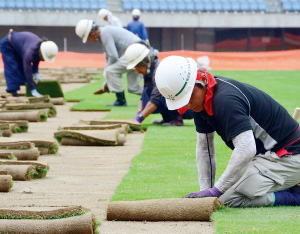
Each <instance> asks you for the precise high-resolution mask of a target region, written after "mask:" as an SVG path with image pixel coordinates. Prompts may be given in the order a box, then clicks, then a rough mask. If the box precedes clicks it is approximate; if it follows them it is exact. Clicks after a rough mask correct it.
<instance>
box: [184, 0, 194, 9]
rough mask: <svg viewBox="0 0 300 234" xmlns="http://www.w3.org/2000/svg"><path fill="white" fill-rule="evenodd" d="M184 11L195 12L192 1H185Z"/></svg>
mask: <svg viewBox="0 0 300 234" xmlns="http://www.w3.org/2000/svg"><path fill="white" fill-rule="evenodd" d="M186 10H187V11H195V4H194V2H192V1H186Z"/></svg>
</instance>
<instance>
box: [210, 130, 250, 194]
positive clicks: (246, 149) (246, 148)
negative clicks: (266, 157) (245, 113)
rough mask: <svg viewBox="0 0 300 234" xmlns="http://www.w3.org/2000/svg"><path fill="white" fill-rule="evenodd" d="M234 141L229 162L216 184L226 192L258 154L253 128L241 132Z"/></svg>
mask: <svg viewBox="0 0 300 234" xmlns="http://www.w3.org/2000/svg"><path fill="white" fill-rule="evenodd" d="M232 142H233V145H234V150H233V152H232V154H231V157H230V160H229V163H228V165H227V168H226V170H225V171H224V173H223V174H222V176H221V177H220V179H219V180H218V181H217V183H216V185H215V186H216V187H217V188H218V189H219V190H221V191H222V192H225V191H226V190H227V189H229V188H230V187H231V186H233V185H234V184H235V182H237V181H238V180H239V179H240V178H241V176H242V175H243V173H244V172H245V171H246V168H247V166H248V164H249V162H250V161H251V160H252V159H253V157H254V156H255V154H256V144H255V139H254V136H253V131H252V130H248V131H245V132H242V133H240V134H239V135H237V136H236V137H234V138H233V139H232Z"/></svg>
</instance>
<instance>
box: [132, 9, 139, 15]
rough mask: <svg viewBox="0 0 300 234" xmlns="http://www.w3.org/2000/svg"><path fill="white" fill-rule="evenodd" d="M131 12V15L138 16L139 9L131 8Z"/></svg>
mask: <svg viewBox="0 0 300 234" xmlns="http://www.w3.org/2000/svg"><path fill="white" fill-rule="evenodd" d="M131 14H132V16H140V15H141V11H140V10H139V9H133V10H132V12H131Z"/></svg>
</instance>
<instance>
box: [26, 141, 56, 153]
mask: <svg viewBox="0 0 300 234" xmlns="http://www.w3.org/2000/svg"><path fill="white" fill-rule="evenodd" d="M30 142H31V143H34V145H35V146H36V147H38V150H39V151H40V155H45V154H56V153H57V151H58V144H57V142H56V141H43V140H30Z"/></svg>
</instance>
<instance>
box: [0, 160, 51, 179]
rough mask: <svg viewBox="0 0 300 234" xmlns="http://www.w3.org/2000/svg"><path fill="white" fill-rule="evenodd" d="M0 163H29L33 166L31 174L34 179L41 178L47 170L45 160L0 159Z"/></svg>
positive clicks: (47, 166)
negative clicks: (33, 171)
mask: <svg viewBox="0 0 300 234" xmlns="http://www.w3.org/2000/svg"><path fill="white" fill-rule="evenodd" d="M0 165H31V166H33V167H34V168H35V171H36V172H35V173H34V174H33V177H34V179H41V178H44V177H46V175H47V173H48V171H49V165H48V163H47V162H42V161H15V160H3V159H2V160H0Z"/></svg>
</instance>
